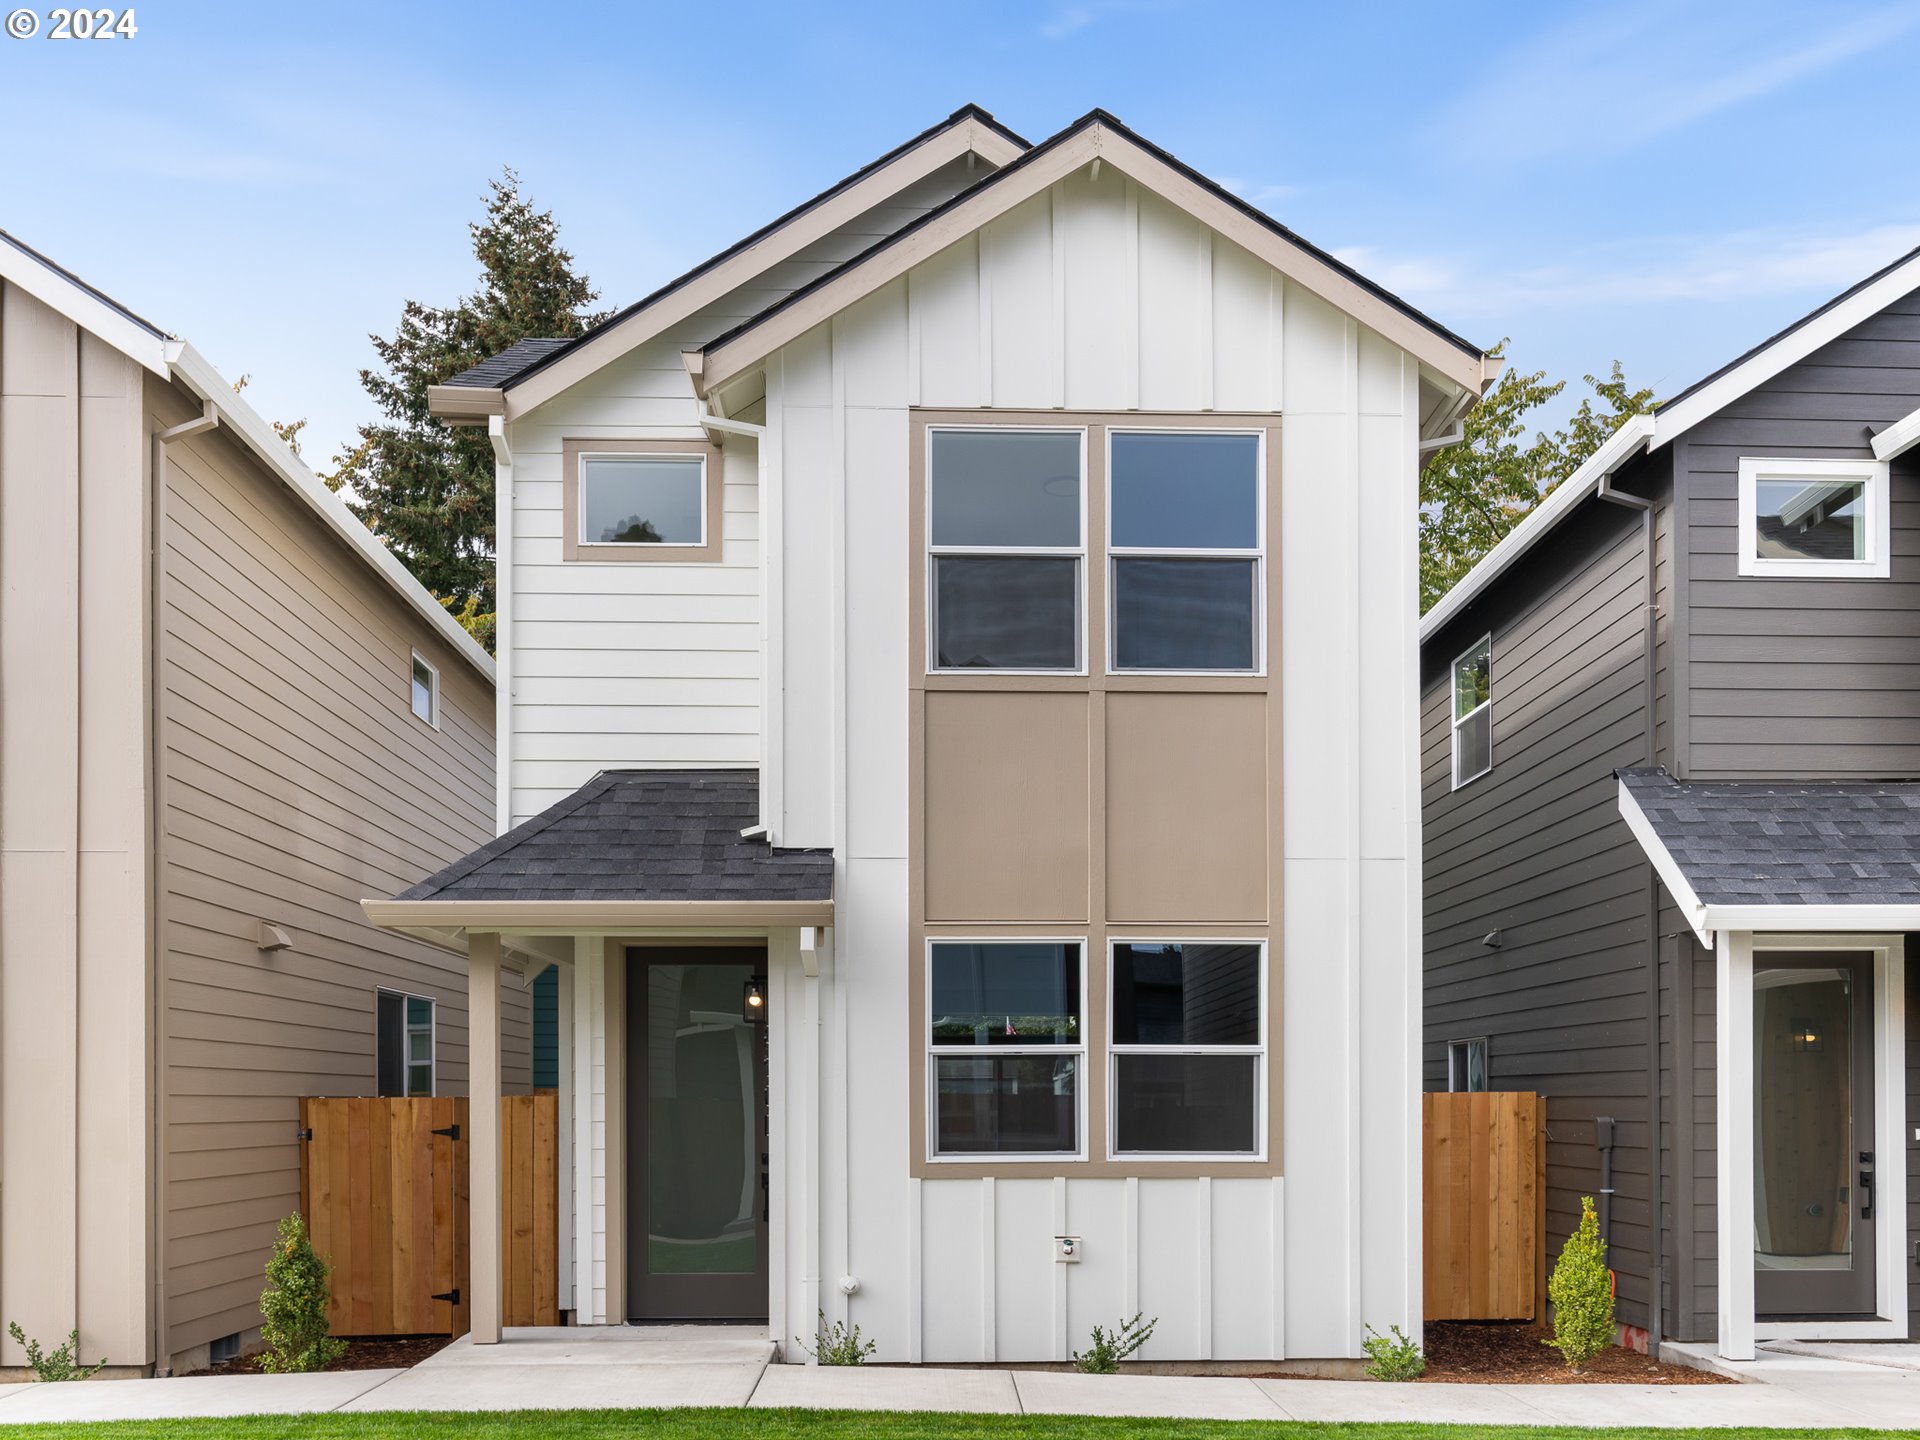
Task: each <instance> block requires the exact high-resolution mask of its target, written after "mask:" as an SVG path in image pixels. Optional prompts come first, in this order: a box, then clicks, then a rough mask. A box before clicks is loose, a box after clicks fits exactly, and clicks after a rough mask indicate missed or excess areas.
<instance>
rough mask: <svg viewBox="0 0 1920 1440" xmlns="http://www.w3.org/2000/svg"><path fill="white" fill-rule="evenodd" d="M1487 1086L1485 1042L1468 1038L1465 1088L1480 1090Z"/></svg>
mask: <svg viewBox="0 0 1920 1440" xmlns="http://www.w3.org/2000/svg"><path fill="white" fill-rule="evenodd" d="M1486 1088H1487V1042H1486V1041H1484V1040H1469V1041H1468V1042H1467V1089H1469V1090H1473V1091H1482V1090H1485V1089H1486Z"/></svg>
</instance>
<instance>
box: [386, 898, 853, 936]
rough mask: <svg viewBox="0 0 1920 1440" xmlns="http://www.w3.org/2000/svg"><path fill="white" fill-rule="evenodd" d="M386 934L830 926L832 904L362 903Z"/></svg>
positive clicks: (684, 901)
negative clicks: (392, 932) (424, 930)
mask: <svg viewBox="0 0 1920 1440" xmlns="http://www.w3.org/2000/svg"><path fill="white" fill-rule="evenodd" d="M360 908H361V910H363V911H364V912H365V913H366V917H367V919H368V920H370V921H372V922H373V923H374V924H375V925H378V926H379V927H380V928H381V929H383V930H420V929H427V930H442V931H453V930H487V931H498V930H539V931H547V932H552V933H555V934H561V933H565V932H567V931H573V930H581V931H596V930H624V929H632V928H636V927H637V928H649V927H653V926H694V927H699V926H704V925H712V926H735V927H737V926H741V925H746V926H763V925H764V926H774V927H785V926H793V925H831V924H833V902H832V901H831V900H362V901H361V902H360Z"/></svg>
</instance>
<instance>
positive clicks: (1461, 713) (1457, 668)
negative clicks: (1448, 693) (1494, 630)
mask: <svg viewBox="0 0 1920 1440" xmlns="http://www.w3.org/2000/svg"><path fill="white" fill-rule="evenodd" d="M1492 696H1493V640H1492V637H1491V636H1489V637H1488V638H1487V639H1485V640H1482V641H1481V642H1480V643H1479V644H1478V645H1476V646H1474V647H1473V649H1471V650H1469V651H1468V652H1467V653H1466V654H1465V655H1462V656H1461V657H1460V658H1459V659H1458V660H1456V661H1454V662H1453V718H1454V719H1456V720H1460V719H1464V718H1465V717H1466V716H1467V715H1468V714H1469V713H1470V712H1472V711H1474V710H1477V709H1479V708H1480V707H1481V706H1482V705H1484V704H1486V703H1487V701H1488V700H1489V699H1491V698H1492Z"/></svg>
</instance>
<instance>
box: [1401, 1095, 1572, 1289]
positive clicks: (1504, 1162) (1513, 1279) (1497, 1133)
mask: <svg viewBox="0 0 1920 1440" xmlns="http://www.w3.org/2000/svg"><path fill="white" fill-rule="evenodd" d="M1422 1109H1423V1119H1424V1131H1425V1143H1424V1145H1423V1147H1422V1148H1423V1159H1424V1161H1425V1165H1424V1172H1425V1177H1426V1178H1425V1184H1424V1195H1423V1215H1424V1227H1425V1255H1426V1318H1427V1319H1429V1320H1533V1319H1537V1318H1541V1317H1543V1316H1544V1315H1545V1313H1546V1283H1547V1270H1546V1247H1545V1244H1544V1243H1543V1237H1544V1235H1545V1233H1546V1220H1547V1217H1546V1207H1547V1186H1546V1168H1547V1124H1546V1101H1545V1100H1544V1099H1543V1098H1542V1097H1541V1096H1538V1095H1531V1094H1524V1093H1494V1094H1488V1093H1484V1092H1483V1093H1478V1094H1468V1093H1456V1094H1429V1095H1426V1096H1424V1097H1423V1106H1422Z"/></svg>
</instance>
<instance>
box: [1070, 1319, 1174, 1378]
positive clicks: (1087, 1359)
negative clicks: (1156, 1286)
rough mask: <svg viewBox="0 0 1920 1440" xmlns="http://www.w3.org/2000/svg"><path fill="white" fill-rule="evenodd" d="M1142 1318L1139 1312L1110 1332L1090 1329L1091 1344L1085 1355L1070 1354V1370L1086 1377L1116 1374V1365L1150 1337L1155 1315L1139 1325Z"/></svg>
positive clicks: (1156, 1320)
mask: <svg viewBox="0 0 1920 1440" xmlns="http://www.w3.org/2000/svg"><path fill="white" fill-rule="evenodd" d="M1144 1315H1145V1312H1144V1311H1143V1312H1141V1314H1139V1315H1135V1316H1134V1317H1133V1318H1132V1319H1131V1320H1122V1321H1121V1322H1120V1324H1119V1325H1118V1326H1117V1327H1115V1328H1114V1329H1113V1330H1112V1331H1111V1332H1109V1331H1106V1330H1103V1329H1101V1328H1100V1327H1099V1326H1098V1325H1096V1326H1094V1327H1093V1341H1092V1343H1091V1344H1090V1345H1088V1346H1087V1349H1086V1353H1085V1354H1081V1353H1079V1352H1078V1351H1076V1352H1075V1353H1074V1357H1073V1363H1074V1367H1075V1368H1076V1369H1078V1370H1080V1371H1082V1372H1083V1373H1085V1374H1088V1375H1113V1374H1117V1373H1118V1372H1119V1369H1120V1362H1121V1361H1122V1360H1125V1359H1126V1358H1127V1357H1128V1356H1130V1355H1132V1354H1133V1353H1134V1351H1136V1350H1138V1349H1139V1348H1140V1347H1141V1346H1142V1345H1144V1344H1146V1343H1147V1341H1148V1339H1149V1338H1150V1337H1151V1336H1152V1335H1153V1327H1154V1326H1156V1325H1158V1324H1159V1323H1160V1317H1159V1316H1158V1315H1156V1316H1154V1317H1153V1319H1151V1320H1148V1321H1147V1322H1146V1323H1145V1324H1144V1325H1143V1324H1141V1323H1140V1322H1141V1320H1142V1319H1143V1318H1144Z"/></svg>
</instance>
